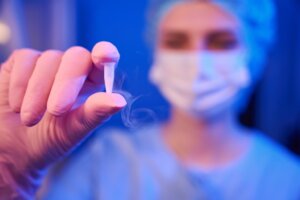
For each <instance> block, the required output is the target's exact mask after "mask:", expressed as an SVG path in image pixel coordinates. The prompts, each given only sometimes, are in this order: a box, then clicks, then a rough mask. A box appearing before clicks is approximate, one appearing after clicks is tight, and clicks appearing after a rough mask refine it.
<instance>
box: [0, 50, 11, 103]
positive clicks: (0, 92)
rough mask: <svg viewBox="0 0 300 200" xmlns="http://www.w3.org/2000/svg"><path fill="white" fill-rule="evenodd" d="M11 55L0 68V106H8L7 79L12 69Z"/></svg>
mask: <svg viewBox="0 0 300 200" xmlns="http://www.w3.org/2000/svg"><path fill="white" fill-rule="evenodd" d="M12 65H13V62H12V55H11V56H10V57H9V58H8V59H7V60H6V61H5V62H4V63H3V64H1V68H0V97H1V98H0V106H8V104H9V102H8V93H9V92H8V91H9V80H10V76H11V75H10V74H11V69H12Z"/></svg>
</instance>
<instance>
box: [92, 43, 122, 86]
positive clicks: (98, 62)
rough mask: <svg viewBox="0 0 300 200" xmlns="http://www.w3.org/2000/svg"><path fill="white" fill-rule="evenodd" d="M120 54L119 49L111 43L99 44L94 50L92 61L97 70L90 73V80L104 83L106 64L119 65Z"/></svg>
mask: <svg viewBox="0 0 300 200" xmlns="http://www.w3.org/2000/svg"><path fill="white" fill-rule="evenodd" d="M119 59H120V54H119V51H118V49H117V48H116V47H115V46H114V45H113V44H112V43H110V42H98V43H97V44H96V45H95V46H94V48H93V50H92V60H93V63H94V65H95V66H96V68H94V69H93V71H92V72H91V73H90V75H89V77H88V80H90V81H92V82H94V83H99V84H103V83H104V77H103V73H104V63H116V64H117V63H118V62H119Z"/></svg>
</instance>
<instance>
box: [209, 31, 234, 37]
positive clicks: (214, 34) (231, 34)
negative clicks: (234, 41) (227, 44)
mask: <svg viewBox="0 0 300 200" xmlns="http://www.w3.org/2000/svg"><path fill="white" fill-rule="evenodd" d="M207 35H208V37H209V38H217V37H228V36H229V37H234V38H238V34H237V33H236V32H235V31H233V30H230V29H216V30H211V31H209V32H208V34H207Z"/></svg>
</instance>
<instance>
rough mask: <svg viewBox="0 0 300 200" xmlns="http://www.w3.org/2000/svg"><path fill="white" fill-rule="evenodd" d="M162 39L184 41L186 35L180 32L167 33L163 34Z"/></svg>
mask: <svg viewBox="0 0 300 200" xmlns="http://www.w3.org/2000/svg"><path fill="white" fill-rule="evenodd" d="M163 36H164V37H167V38H180V39H186V38H187V34H186V33H184V32H181V31H168V32H164V33H163Z"/></svg>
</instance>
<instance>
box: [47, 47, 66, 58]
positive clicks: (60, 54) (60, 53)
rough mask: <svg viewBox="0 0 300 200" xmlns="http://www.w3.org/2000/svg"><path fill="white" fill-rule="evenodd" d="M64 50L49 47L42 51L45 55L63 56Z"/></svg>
mask: <svg viewBox="0 0 300 200" xmlns="http://www.w3.org/2000/svg"><path fill="white" fill-rule="evenodd" d="M62 55H63V52H62V51H59V50H54V49H49V50H46V51H44V52H43V53H42V56H43V57H62Z"/></svg>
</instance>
